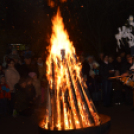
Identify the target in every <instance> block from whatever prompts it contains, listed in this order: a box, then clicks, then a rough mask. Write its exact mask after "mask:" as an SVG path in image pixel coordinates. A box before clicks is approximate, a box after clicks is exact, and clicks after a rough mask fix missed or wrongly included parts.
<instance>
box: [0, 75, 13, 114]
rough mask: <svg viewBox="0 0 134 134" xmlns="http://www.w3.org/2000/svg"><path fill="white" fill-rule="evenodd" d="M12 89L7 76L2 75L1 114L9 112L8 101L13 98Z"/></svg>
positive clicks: (0, 92)
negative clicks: (6, 78) (7, 82)
mask: <svg viewBox="0 0 134 134" xmlns="http://www.w3.org/2000/svg"><path fill="white" fill-rule="evenodd" d="M9 91H10V89H9V87H8V85H7V84H6V80H5V76H4V75H1V76H0V114H6V113H7V102H8V100H10V99H11V94H10V92H9Z"/></svg>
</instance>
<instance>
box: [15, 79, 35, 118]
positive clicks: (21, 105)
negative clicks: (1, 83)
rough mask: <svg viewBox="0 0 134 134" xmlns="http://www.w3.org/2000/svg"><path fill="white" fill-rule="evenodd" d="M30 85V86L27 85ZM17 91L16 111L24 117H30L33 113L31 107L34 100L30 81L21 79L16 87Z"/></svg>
mask: <svg viewBox="0 0 134 134" xmlns="http://www.w3.org/2000/svg"><path fill="white" fill-rule="evenodd" d="M27 83H28V84H27ZM15 89H16V102H15V109H16V110H17V112H18V113H19V114H20V115H22V116H30V115H32V113H33V108H32V107H31V104H32V101H33V98H32V93H31V91H32V90H31V87H30V79H29V80H28V78H27V79H24V78H21V79H20V81H19V83H18V84H16V86H15Z"/></svg>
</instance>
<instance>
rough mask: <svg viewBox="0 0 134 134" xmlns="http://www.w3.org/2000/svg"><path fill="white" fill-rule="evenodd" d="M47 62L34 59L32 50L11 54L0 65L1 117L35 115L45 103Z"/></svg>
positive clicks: (13, 49) (13, 51)
mask: <svg viewBox="0 0 134 134" xmlns="http://www.w3.org/2000/svg"><path fill="white" fill-rule="evenodd" d="M44 63H45V61H43V59H42V57H41V56H39V57H36V58H35V57H34V56H33V53H32V51H30V50H29V49H27V50H26V51H21V52H19V51H17V50H16V49H15V48H12V50H11V52H9V53H8V54H6V55H5V56H4V61H3V62H2V63H1V64H0V115H3V114H4V115H6V114H11V115H13V116H17V115H18V114H19V115H25V116H29V115H32V114H33V111H34V109H36V108H38V107H39V106H40V105H41V104H42V103H44V96H43V94H42V92H44V90H45V86H44V85H45V83H46V77H45V64H44Z"/></svg>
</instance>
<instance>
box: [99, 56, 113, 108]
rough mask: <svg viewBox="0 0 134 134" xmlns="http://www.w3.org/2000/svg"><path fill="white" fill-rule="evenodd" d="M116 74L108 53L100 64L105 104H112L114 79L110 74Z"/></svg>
mask: <svg viewBox="0 0 134 134" xmlns="http://www.w3.org/2000/svg"><path fill="white" fill-rule="evenodd" d="M112 74H114V68H113V67H112V66H111V64H109V62H108V55H105V56H104V59H103V63H102V64H101V66H100V75H101V78H102V94H103V105H104V106H105V107H109V106H111V93H112V81H111V80H109V79H108V78H109V76H111V75H112Z"/></svg>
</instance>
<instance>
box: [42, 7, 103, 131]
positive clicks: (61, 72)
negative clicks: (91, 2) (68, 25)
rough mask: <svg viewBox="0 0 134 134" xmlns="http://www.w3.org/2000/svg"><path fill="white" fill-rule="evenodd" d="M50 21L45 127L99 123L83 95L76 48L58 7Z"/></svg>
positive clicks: (69, 127)
mask: <svg viewBox="0 0 134 134" xmlns="http://www.w3.org/2000/svg"><path fill="white" fill-rule="evenodd" d="M52 24H53V26H52V35H51V39H50V43H51V45H50V47H49V56H48V58H47V61H46V64H47V79H48V81H49V84H50V89H51V90H50V92H51V94H50V100H49V107H48V109H49V110H47V114H46V116H45V119H44V128H45V129H51V130H54V129H57V130H63V129H64V130H69V129H79V128H82V127H83V128H85V127H90V126H93V125H99V124H100V121H99V116H98V114H97V112H96V111H95V107H94V105H93V103H92V101H91V99H90V100H89V98H88V96H87V94H86V91H85V88H86V86H85V83H84V81H83V79H82V77H81V73H80V72H81V64H79V63H78V62H77V58H76V54H75V48H74V46H73V43H72V42H71V41H70V40H69V36H68V33H67V31H66V30H65V29H64V24H63V20H62V17H61V14H60V10H59V9H58V11H57V15H56V16H55V17H54V18H53V19H52ZM50 105H51V108H50ZM48 111H49V112H48Z"/></svg>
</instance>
